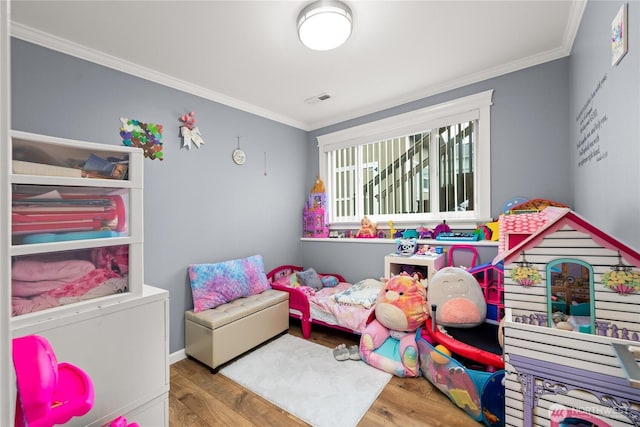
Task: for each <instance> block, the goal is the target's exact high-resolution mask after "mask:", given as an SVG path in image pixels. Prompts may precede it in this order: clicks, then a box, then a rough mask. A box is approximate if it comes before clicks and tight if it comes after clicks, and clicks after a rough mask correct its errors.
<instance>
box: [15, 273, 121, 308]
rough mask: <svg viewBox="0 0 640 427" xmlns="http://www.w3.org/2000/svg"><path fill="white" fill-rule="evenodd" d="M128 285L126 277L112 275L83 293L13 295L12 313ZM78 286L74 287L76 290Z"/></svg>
mask: <svg viewBox="0 0 640 427" xmlns="http://www.w3.org/2000/svg"><path fill="white" fill-rule="evenodd" d="M128 286H129V279H128V277H126V276H124V277H120V276H118V277H112V278H109V279H106V280H105V281H103V282H101V283H96V286H94V287H92V288H91V289H88V290H87V291H86V292H85V293H80V292H69V294H68V295H64V296H60V297H55V296H53V295H51V294H50V293H48V292H44V293H41V294H39V295H35V296H33V297H31V298H21V297H15V296H14V297H13V298H11V305H12V310H11V311H12V315H13V316H19V315H21V314H27V313H33V312H36V311H40V310H45V309H47V308H52V307H58V306H61V305H66V304H71V303H74V302H80V301H85V300H90V299H93V298H98V297H102V296H107V295H113V294H116V293H121V292H126V290H127V288H128ZM78 289H79V288H77V289H76V291H78Z"/></svg>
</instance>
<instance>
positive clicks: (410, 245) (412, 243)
mask: <svg viewBox="0 0 640 427" xmlns="http://www.w3.org/2000/svg"><path fill="white" fill-rule="evenodd" d="M417 251H418V240H417V239H413V238H412V239H396V255H404V256H411V255H413V254H415V253H416V252H417Z"/></svg>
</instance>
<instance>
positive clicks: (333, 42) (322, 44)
mask: <svg viewBox="0 0 640 427" xmlns="http://www.w3.org/2000/svg"><path fill="white" fill-rule="evenodd" d="M351 24H352V20H351V9H349V7H348V6H347V5H346V4H344V3H342V2H341V1H336V0H319V1H316V2H313V3H311V4H310V5H308V6H307V7H305V8H304V9H302V12H300V15H298V37H300V41H301V42H302V44H304V45H305V46H307V47H308V48H309V49H313V50H331V49H335V48H337V47H338V46H340V45H341V44H343V43H344V42H346V41H347V39H348V38H349V36H350V35H351Z"/></svg>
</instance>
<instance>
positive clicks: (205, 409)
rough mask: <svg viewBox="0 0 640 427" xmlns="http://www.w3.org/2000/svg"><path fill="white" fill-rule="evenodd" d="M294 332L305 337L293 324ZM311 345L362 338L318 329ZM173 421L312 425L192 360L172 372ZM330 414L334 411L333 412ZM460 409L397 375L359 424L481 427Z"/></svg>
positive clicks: (205, 426)
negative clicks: (313, 343)
mask: <svg viewBox="0 0 640 427" xmlns="http://www.w3.org/2000/svg"><path fill="white" fill-rule="evenodd" d="M289 333H290V334H292V335H296V336H299V337H301V336H302V331H301V330H300V324H299V323H298V322H297V321H295V320H292V321H291V326H290V328H289ZM310 340H311V341H313V342H316V343H317V344H321V345H324V346H326V347H330V348H334V347H336V346H337V345H338V344H340V343H345V344H348V345H351V344H358V342H359V337H358V336H356V335H351V334H348V333H341V332H339V331H334V330H331V329H328V328H322V327H317V326H314V327H313V330H312V332H311V338H310ZM170 372H171V388H170V392H169V423H170V426H171V427H209V426H216V427H219V426H233V427H237V426H260V427H262V426H278V427H288V426H307V425H308V424H306V423H304V422H302V421H300V420H299V419H297V418H296V417H294V416H293V415H290V414H289V413H287V412H285V411H283V410H282V409H280V408H278V407H277V406H274V405H272V404H271V403H269V402H268V401H266V400H264V399H263V398H261V397H260V396H258V395H256V394H254V393H252V392H250V391H248V390H246V389H245V388H243V387H242V386H240V385H238V384H236V383H234V382H233V381H231V380H229V379H227V378H226V377H225V376H223V375H220V374H215V375H214V374H211V372H210V370H209V368H208V367H207V366H205V365H203V364H201V363H199V362H197V361H195V360H193V359H190V358H189V359H185V360H181V361H180V362H177V363H174V364H173V365H171V368H170ZM328 409H329V410H330V408H328ZM482 425H483V424H481V423H478V422H476V421H474V420H473V419H472V418H470V417H469V416H468V415H467V414H465V413H464V411H462V410H461V409H460V408H458V407H457V406H455V405H454V404H453V403H451V401H450V400H449V399H448V398H447V397H446V396H445V395H444V394H442V393H441V392H440V391H439V390H438V389H437V388H435V387H433V386H432V385H431V383H429V381H427V380H426V379H425V378H423V377H419V378H398V377H395V376H394V377H393V378H391V381H389V383H388V384H387V386H386V387H385V388H384V390H383V391H382V393H380V395H379V396H378V399H377V400H376V401H375V402H374V404H373V405H372V406H371V408H369V411H368V412H367V413H366V414H365V415H364V417H363V418H362V420H361V421H360V423H359V424H358V426H360V427H369V426H403V427H411V426H428V427H429V426H442V427H474V426H475V427H478V426H482Z"/></svg>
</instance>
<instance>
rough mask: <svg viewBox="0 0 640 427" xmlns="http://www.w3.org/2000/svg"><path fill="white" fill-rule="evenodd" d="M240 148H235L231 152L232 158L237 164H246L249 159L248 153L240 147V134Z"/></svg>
mask: <svg viewBox="0 0 640 427" xmlns="http://www.w3.org/2000/svg"><path fill="white" fill-rule="evenodd" d="M237 138H238V148H236V149H235V150H233V153H231V158H232V159H233V162H234V163H235V164H236V165H244V162H246V161H247V155H246V154H244V151H242V149H241V148H240V137H239V136H238V137H237Z"/></svg>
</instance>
